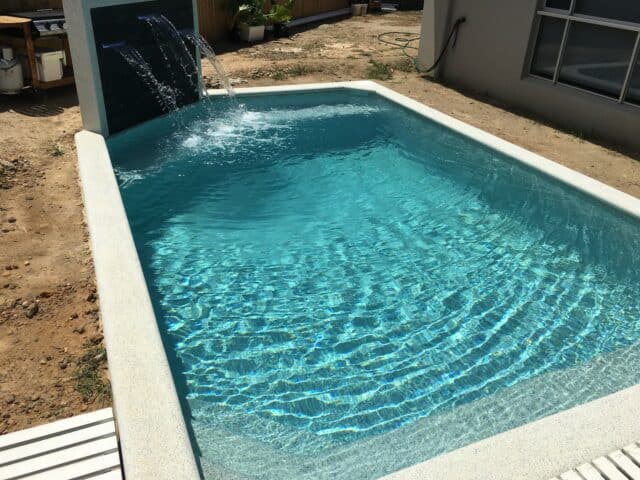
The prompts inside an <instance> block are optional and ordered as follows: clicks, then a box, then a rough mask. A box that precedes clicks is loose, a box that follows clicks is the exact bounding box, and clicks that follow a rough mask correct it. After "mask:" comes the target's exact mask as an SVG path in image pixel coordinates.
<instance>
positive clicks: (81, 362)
mask: <svg viewBox="0 0 640 480" xmlns="http://www.w3.org/2000/svg"><path fill="white" fill-rule="evenodd" d="M84 348H85V353H84V354H83V355H82V357H80V358H79V359H78V363H77V367H76V371H75V374H74V376H73V379H74V380H75V384H76V390H77V391H78V393H80V395H82V399H83V400H84V401H85V402H90V401H93V400H96V399H99V398H104V397H106V398H107V399H109V398H111V386H110V385H109V382H108V381H105V380H104V379H103V378H102V376H101V375H100V370H101V368H102V366H103V365H104V363H105V362H106V350H105V349H104V347H103V346H102V345H93V344H92V343H91V342H87V343H86V344H85V345H84Z"/></svg>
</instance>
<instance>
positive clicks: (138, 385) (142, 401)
mask: <svg viewBox="0 0 640 480" xmlns="http://www.w3.org/2000/svg"><path fill="white" fill-rule="evenodd" d="M344 88H349V89H355V90H363V91H368V92H373V93H376V94H378V95H381V96H383V97H385V98H387V99H389V100H391V101H393V102H395V103H397V104H399V105H402V106H404V107H406V108H408V109H410V110H412V111H414V112H416V113H418V114H420V115H422V116H424V117H426V118H427V119H430V120H432V121H435V122H437V123H439V124H442V125H444V126H446V127H448V128H450V129H452V130H454V131H456V132H458V133H460V134H462V135H464V136H466V137H469V138H472V139H474V140H476V141H478V142H479V143H482V144H484V145H487V146H489V147H490V148H492V149H494V150H497V151H499V152H502V153H504V154H506V155H508V156H510V157H512V158H514V161H519V162H521V163H524V164H526V165H528V166H530V167H531V168H534V169H536V170H539V171H541V172H543V173H545V174H546V175H548V176H550V177H553V178H556V179H558V180H560V181H562V182H564V183H566V184H568V185H570V186H572V187H573V188H575V189H577V190H581V191H583V192H585V193H587V194H589V195H591V196H593V197H596V198H598V199H600V200H601V201H603V202H605V203H607V204H609V205H611V206H613V207H614V208H617V209H619V210H622V211H624V212H626V213H627V214H629V215H632V216H634V217H636V218H638V219H640V200H638V199H636V198H634V197H631V196H630V195H627V194H625V193H623V192H620V191H618V190H616V189H614V188H611V187H609V186H607V185H604V184H603V183H601V182H598V181H596V180H593V179H591V178H589V177H587V176H585V175H582V174H580V173H578V172H575V171H573V170H570V169H568V168H566V167H563V166H561V165H559V164H557V163H554V162H552V161H550V160H547V159H545V158H543V157H541V156H539V155H536V154H534V153H532V152H529V151H527V150H525V149H523V148H520V147H518V146H516V145H513V144H511V143H509V142H506V141H504V140H501V139H499V138H497V137H495V136H493V135H490V134H488V133H486V132H483V131H482V130H480V129H477V128H475V127H472V126H470V125H467V124H465V123H464V122H460V121H458V120H455V119H454V118H451V117H449V116H447V115H444V114H442V113H440V112H438V111H436V110H433V109H431V108H429V107H426V106H425V105H423V104H421V103H419V102H416V101H414V100H411V99H409V98H407V97H404V96H403V95H400V94H398V93H396V92H394V91H392V90H390V89H388V88H385V87H382V86H380V85H378V84H376V83H374V82H370V81H357V82H340V83H326V84H307V85H296V86H279V87H260V88H243V89H238V90H237V92H238V95H239V96H243V95H255V94H265V93H268V94H274V95H275V94H287V93H291V92H298V93H300V92H304V91H309V92H311V91H322V90H325V91H326V90H331V89H344ZM209 93H210V94H211V95H223V94H224V93H225V92H223V91H214V90H211V91H210V92H209ZM76 145H77V149H78V162H79V171H80V180H81V184H82V191H83V197H84V204H85V211H86V218H87V224H88V227H89V232H90V236H91V248H92V253H93V259H94V263H95V270H96V277H97V284H98V293H99V295H100V308H101V315H102V322H103V325H104V334H105V342H106V346H107V352H108V361H109V371H110V375H111V381H112V388H113V402H114V409H115V413H116V423H117V428H118V433H119V438H120V445H121V454H122V459H123V466H124V470H125V473H126V475H127V476H128V477H129V478H140V479H151V478H153V479H182V478H184V479H194V478H198V477H199V471H198V465H197V462H196V459H195V455H194V449H195V448H197V447H196V446H195V445H194V446H192V444H191V441H190V437H189V432H188V430H187V423H186V422H185V419H184V418H183V413H182V410H181V407H180V401H179V399H178V395H177V393H176V388H175V385H174V382H173V378H172V375H171V371H170V368H169V363H168V361H167V355H166V353H165V350H164V347H163V344H162V340H161V335H160V332H159V330H158V324H157V321H156V318H155V316H154V313H153V308H152V306H151V301H150V297H149V292H148V289H147V285H146V282H145V279H144V275H143V273H142V268H141V265H140V261H139V258H138V255H137V252H136V248H135V244H134V241H133V237H132V234H131V230H130V227H129V223H128V220H127V216H126V213H125V210H124V206H123V203H122V199H121V196H120V191H119V188H118V184H117V181H116V178H115V174H114V172H113V168H112V164H111V159H110V158H109V153H108V150H107V146H106V142H105V139H104V138H103V137H102V136H101V135H99V134H96V133H92V132H88V131H81V132H79V133H77V134H76ZM639 438H640V385H636V386H634V387H631V388H628V389H626V390H622V391H619V392H617V393H614V394H612V395H609V396H606V397H603V398H601V399H598V400H595V401H592V402H589V403H586V404H583V405H580V406H577V407H574V408H572V409H569V410H565V411H563V412H560V413H558V414H555V415H551V416H548V417H545V418H542V419H541V420H538V421H535V422H532V423H529V424H526V425H523V426H521V427H518V428H515V429H513V430H509V431H507V432H504V433H502V434H499V435H496V436H493V437H489V438H486V439H484V440H481V441H479V442H476V443H473V444H471V445H468V446H466V447H463V448H460V449H458V450H454V451H452V452H449V453H446V454H443V455H441V456H438V457H435V458H433V459H430V460H427V461H426V462H423V463H420V464H417V465H415V466H412V467H409V468H406V469H404V470H400V471H398V472H396V473H393V474H391V475H389V476H388V478H393V479H413V478H415V479H417V478H433V479H439V480H440V479H443V480H444V479H456V480H465V479H482V480H486V479H489V478H490V479H505V480H506V479H513V478H519V479H544V478H549V477H552V476H554V475H556V474H559V473H560V472H564V471H566V470H568V469H569V468H571V467H572V466H574V465H575V464H576V463H579V462H580V461H583V460H587V459H590V458H593V457H594V456H598V455H601V454H603V453H605V452H608V451H610V450H613V449H615V448H618V447H620V446H621V445H626V444H628V443H631V442H633V441H637V440H638V439H639Z"/></svg>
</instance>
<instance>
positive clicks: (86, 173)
mask: <svg viewBox="0 0 640 480" xmlns="http://www.w3.org/2000/svg"><path fill="white" fill-rule="evenodd" d="M75 141H76V147H77V155H78V170H79V176H80V183H81V187H82V196H83V200H84V207H85V218H86V222H87V226H88V229H89V234H90V243H91V251H92V257H93V262H94V265H95V272H96V283H97V287H98V295H99V299H100V313H101V319H102V325H103V330H104V338H105V344H106V347H107V361H108V364H109V374H110V377H111V386H112V391H113V410H114V412H115V418H116V428H117V431H118V438H119V442H120V452H121V457H122V466H123V469H124V472H125V475H126V476H127V477H128V478H140V479H154V480H164V479H166V480H172V479H185V480H187V479H194V478H198V477H199V472H198V467H197V464H196V460H195V457H194V454H193V447H192V445H191V441H190V439H189V435H188V431H187V427H186V424H185V420H184V418H183V414H182V410H181V408H180V402H179V400H178V395H177V392H176V389H175V384H174V382H173V377H172V375H171V370H170V368H169V362H168V360H167V356H166V353H165V350H164V346H163V344H162V339H161V337H160V331H159V330H158V327H157V323H156V318H155V315H154V312H153V307H152V305H151V299H150V297H149V292H148V290H147V284H146V281H145V278H144V274H143V272H142V267H141V265H140V261H139V258H138V253H137V251H136V247H135V244H134V241H133V236H132V234H131V230H130V228H129V222H128V220H127V216H126V212H125V209H124V205H123V203H122V198H121V196H120V190H119V188H118V184H117V181H116V177H115V174H114V172H113V168H112V164H111V160H110V157H109V152H108V150H107V146H106V142H105V140H104V138H103V137H102V136H101V135H99V134H97V133H92V132H88V131H81V132H79V133H77V134H76V135H75ZM141 392H142V394H141ZM159 419H162V420H161V421H159Z"/></svg>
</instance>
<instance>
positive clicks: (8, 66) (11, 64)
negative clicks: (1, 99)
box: [0, 59, 24, 95]
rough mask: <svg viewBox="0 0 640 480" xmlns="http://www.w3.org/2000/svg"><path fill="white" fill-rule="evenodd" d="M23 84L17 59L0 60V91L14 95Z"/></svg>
mask: <svg viewBox="0 0 640 480" xmlns="http://www.w3.org/2000/svg"><path fill="white" fill-rule="evenodd" d="M23 86H24V79H23V78H22V65H21V64H20V62H18V61H17V60H15V59H13V60H9V61H7V60H4V59H2V60H0V93H1V94H5V95H15V94H17V93H20V91H21V90H22V87H23Z"/></svg>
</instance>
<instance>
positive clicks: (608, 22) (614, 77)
mask: <svg viewBox="0 0 640 480" xmlns="http://www.w3.org/2000/svg"><path fill="white" fill-rule="evenodd" d="M537 15H538V20H539V22H538V32H537V35H536V39H535V45H534V49H533V55H532V57H531V65H530V70H529V72H530V73H531V74H532V75H535V76H537V77H542V78H545V79H548V80H551V81H553V82H554V83H561V84H564V85H571V86H574V87H577V88H580V89H583V90H588V91H590V92H594V93H597V94H600V95H604V96H607V97H611V98H613V99H616V100H618V101H619V102H628V103H633V104H636V105H640V58H639V56H640V55H639V51H640V1H636V0H633V1H630V0H544V2H543V8H542V9H541V10H539V11H538V12H537Z"/></svg>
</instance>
